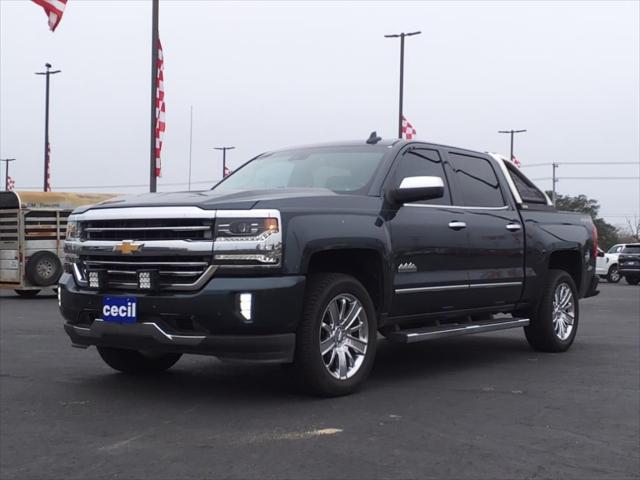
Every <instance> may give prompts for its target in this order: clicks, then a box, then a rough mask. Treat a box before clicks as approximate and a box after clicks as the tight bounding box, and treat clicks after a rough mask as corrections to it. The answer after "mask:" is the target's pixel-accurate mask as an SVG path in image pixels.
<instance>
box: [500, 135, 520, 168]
mask: <svg viewBox="0 0 640 480" xmlns="http://www.w3.org/2000/svg"><path fill="white" fill-rule="evenodd" d="M523 132H526V130H498V133H508V134H509V135H510V136H511V148H510V153H509V160H510V161H512V162H513V134H514V133H523Z"/></svg>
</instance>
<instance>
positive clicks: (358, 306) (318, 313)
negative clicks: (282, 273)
mask: <svg viewBox="0 0 640 480" xmlns="http://www.w3.org/2000/svg"><path fill="white" fill-rule="evenodd" d="M376 342H377V316H376V312H375V308H374V306H373V302H372V301H371V298H370V297H369V294H368V293H367V291H366V289H365V288H364V287H363V286H362V284H361V283H360V282H358V281H357V280H356V279H355V278H353V277H351V276H349V275H344V274H337V273H326V274H317V275H313V276H311V277H310V278H309V280H308V283H307V289H306V292H305V302H304V310H303V315H302V319H301V321H300V325H299V327H298V331H297V334H296V352H295V359H294V372H295V375H296V377H297V380H298V382H299V383H300V384H301V386H302V387H303V388H304V389H305V390H307V391H309V392H311V393H314V394H317V395H322V396H327V397H334V396H339V395H347V394H350V393H352V392H354V391H356V390H357V389H358V388H360V387H361V386H362V383H363V382H364V380H365V379H366V378H367V376H368V375H369V373H370V372H371V368H372V367H373V362H374V358H375V353H376Z"/></svg>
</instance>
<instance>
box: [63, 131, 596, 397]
mask: <svg viewBox="0 0 640 480" xmlns="http://www.w3.org/2000/svg"><path fill="white" fill-rule="evenodd" d="M596 249H597V232H596V229H595V227H594V225H593V222H592V220H591V218H589V217H588V216H586V215H580V214H573V213H566V212H558V211H556V210H555V208H553V207H552V206H551V204H550V202H549V200H548V198H547V197H546V195H545V194H544V193H543V192H542V191H540V190H539V189H538V188H537V187H536V186H535V185H534V184H533V183H532V182H531V181H530V180H528V179H527V178H526V177H525V176H524V175H523V174H522V173H521V172H520V171H519V170H518V169H517V168H516V167H514V166H513V165H512V164H511V163H510V162H508V161H505V160H504V159H503V158H502V157H499V156H497V155H492V154H485V153H479V152H474V151H469V150H463V149H460V148H454V147H448V146H443V145H435V144H429V143H423V142H417V141H402V140H393V141H377V140H375V139H374V140H373V141H367V142H364V141H362V142H351V143H336V144H330V145H319V146H310V147H304V148H294V149H287V150H281V151H274V152H269V153H265V154H263V155H260V156H258V157H256V158H254V159H253V160H251V161H249V162H247V163H246V164H245V165H244V166H243V167H242V168H240V169H238V170H237V171H236V172H234V173H233V174H232V175H231V176H229V177H227V178H226V179H224V180H223V181H222V182H220V183H219V184H217V185H216V186H215V187H214V188H213V189H211V190H208V191H203V192H182V193H158V194H144V195H139V196H128V197H122V198H117V199H113V200H109V201H106V202H103V203H100V204H98V205H94V206H89V207H85V208H81V209H78V210H76V211H74V213H73V214H72V215H71V216H70V217H69V222H68V229H67V240H66V243H65V252H66V258H65V265H64V270H65V274H64V275H63V276H62V278H61V279H60V288H59V290H58V292H59V302H60V310H61V312H62V315H63V316H64V318H65V319H66V323H65V326H64V327H65V330H66V332H67V334H68V335H69V337H70V338H71V341H72V344H73V345H74V346H76V347H82V348H86V347H88V346H91V345H95V346H97V348H98V352H99V353H100V355H101V356H102V358H103V359H104V360H105V362H106V363H108V364H109V365H110V366H112V367H113V368H115V369H117V370H120V371H123V372H127V373H135V374H142V373H150V372H158V371H162V370H166V369H168V368H170V367H171V366H172V365H173V364H175V363H176V362H177V361H178V359H179V358H180V356H181V355H182V354H184V353H195V354H206V355H213V356H216V357H219V358H222V359H229V360H243V361H247V360H250V361H262V362H275V363H291V364H293V366H294V368H293V369H291V371H292V372H293V373H294V375H295V377H296V378H297V380H298V381H299V382H300V383H301V384H302V385H303V386H304V387H306V388H307V389H308V390H311V391H312V392H315V393H318V394H321V395H341V394H346V393H350V392H352V391H353V390H355V389H356V388H357V387H358V386H360V385H361V384H362V383H363V381H364V380H365V378H366V377H367V375H368V374H369V372H370V370H371V368H372V366H373V362H374V357H375V353H376V343H377V338H378V333H380V334H382V335H383V336H385V337H386V338H387V339H388V341H391V342H400V343H411V342H418V341H422V340H429V339H436V338H442V337H446V336H453V335H463V334H469V333H480V332H487V331H492V330H501V329H506V328H514V327H524V332H525V335H526V338H527V340H528V341H529V343H530V344H531V346H532V347H533V348H535V349H536V350H541V351H549V352H560V351H564V350H566V349H568V348H569V346H570V345H571V344H572V342H573V341H574V338H575V336H576V332H577V329H578V319H579V308H578V300H579V299H580V298H583V297H588V296H591V295H595V294H596V293H597V290H596V285H597V277H596V275H595V258H596Z"/></svg>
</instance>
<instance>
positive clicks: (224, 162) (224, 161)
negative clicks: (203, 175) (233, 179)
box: [213, 147, 236, 178]
mask: <svg viewBox="0 0 640 480" xmlns="http://www.w3.org/2000/svg"><path fill="white" fill-rule="evenodd" d="M234 148H236V147H213V149H214V150H222V178H224V177H226V176H227V175H228V173H227V150H233V149H234Z"/></svg>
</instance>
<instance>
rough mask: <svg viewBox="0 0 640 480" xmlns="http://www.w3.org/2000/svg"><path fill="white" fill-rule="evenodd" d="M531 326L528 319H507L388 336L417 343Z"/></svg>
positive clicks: (451, 325) (404, 341)
mask: <svg viewBox="0 0 640 480" xmlns="http://www.w3.org/2000/svg"><path fill="white" fill-rule="evenodd" d="M527 325H529V319H528V318H507V319H498V320H495V319H494V320H491V321H487V322H478V323H469V324H465V323H455V324H450V325H439V326H436V327H422V328H413V329H408V330H398V331H397V332H390V333H388V334H387V335H386V337H387V339H388V340H389V341H392V342H395V343H415V342H422V341H424V340H433V339H436V338H444V337H456V336H459V335H469V334H471V333H482V332H493V331H496V330H506V329H507V328H517V327H526V326H527Z"/></svg>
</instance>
